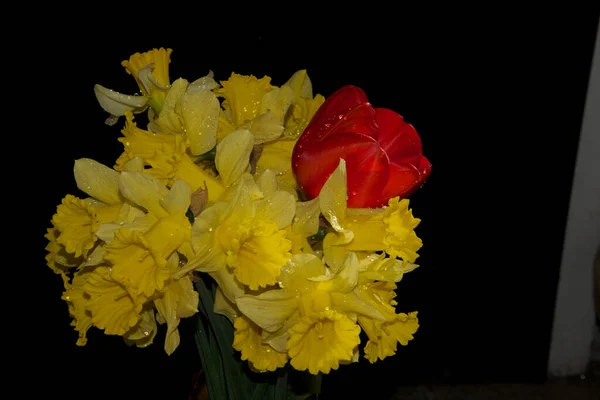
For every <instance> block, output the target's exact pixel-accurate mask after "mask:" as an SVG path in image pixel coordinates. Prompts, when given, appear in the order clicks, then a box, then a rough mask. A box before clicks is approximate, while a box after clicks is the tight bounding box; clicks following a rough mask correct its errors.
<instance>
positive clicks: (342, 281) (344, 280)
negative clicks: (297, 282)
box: [309, 252, 358, 293]
mask: <svg viewBox="0 0 600 400" xmlns="http://www.w3.org/2000/svg"><path fill="white" fill-rule="evenodd" d="M309 279H310V280H312V281H319V289H321V290H325V291H328V292H340V293H347V292H350V291H352V290H353V289H354V288H355V287H356V284H357V283H358V258H357V257H356V254H354V253H352V252H351V253H349V254H348V256H347V257H346V260H345V261H344V264H343V265H342V266H341V268H340V269H339V270H338V271H337V272H336V273H335V274H333V276H331V278H325V279H322V278H321V277H314V278H309Z"/></svg>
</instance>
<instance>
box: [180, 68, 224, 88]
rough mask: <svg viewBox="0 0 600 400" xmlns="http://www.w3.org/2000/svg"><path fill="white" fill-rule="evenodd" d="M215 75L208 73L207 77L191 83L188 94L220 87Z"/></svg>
mask: <svg viewBox="0 0 600 400" xmlns="http://www.w3.org/2000/svg"><path fill="white" fill-rule="evenodd" d="M214 76H215V74H214V73H213V72H212V71H208V74H207V75H206V76H203V77H202V78H198V79H196V80H195V81H194V82H192V83H190V86H189V87H188V90H187V91H188V92H198V91H201V90H213V89H216V88H218V87H219V84H218V83H217V81H215V79H214Z"/></svg>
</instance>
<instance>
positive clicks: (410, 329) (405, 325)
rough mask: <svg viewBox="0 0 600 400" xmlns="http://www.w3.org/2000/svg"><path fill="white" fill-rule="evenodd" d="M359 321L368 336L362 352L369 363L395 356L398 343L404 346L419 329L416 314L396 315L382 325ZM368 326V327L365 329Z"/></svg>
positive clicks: (380, 323)
mask: <svg viewBox="0 0 600 400" xmlns="http://www.w3.org/2000/svg"><path fill="white" fill-rule="evenodd" d="M359 321H360V323H361V325H362V326H363V327H364V328H365V331H366V332H367V335H368V336H369V341H368V342H367V344H366V345H365V349H364V351H365V358H366V359H367V360H369V362H371V363H374V362H376V361H377V360H383V359H384V358H385V357H388V356H392V355H394V354H396V349H397V345H398V343H400V344H401V345H402V346H406V345H407V344H408V342H409V341H410V340H412V339H413V338H414V336H413V335H414V334H415V333H416V332H417V329H418V328H419V320H418V318H417V313H416V312H412V313H409V314H398V315H397V317H396V318H395V319H394V320H393V321H389V322H383V323H382V322H377V321H366V320H362V319H360V318H359ZM368 324H369V325H370V326H368V328H367V327H365V326H367V325H368Z"/></svg>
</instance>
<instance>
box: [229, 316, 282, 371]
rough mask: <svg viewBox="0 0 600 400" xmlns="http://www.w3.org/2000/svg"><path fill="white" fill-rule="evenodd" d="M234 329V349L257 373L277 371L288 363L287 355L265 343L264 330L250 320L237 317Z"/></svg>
mask: <svg viewBox="0 0 600 400" xmlns="http://www.w3.org/2000/svg"><path fill="white" fill-rule="evenodd" d="M234 328H235V337H234V339H233V348H234V349H236V350H238V351H240V352H241V359H242V360H248V362H249V363H250V365H251V366H252V369H254V370H255V371H258V372H265V371H275V370H276V369H277V368H281V367H283V366H284V365H285V364H286V363H287V361H288V358H289V357H288V355H287V353H286V352H279V351H277V350H275V349H274V348H273V347H271V346H270V345H269V344H265V343H263V342H262V335H261V332H262V329H261V328H260V327H259V326H257V325H256V324H255V323H254V322H252V321H250V320H249V319H248V318H246V317H244V316H241V317H237V318H236V319H235V323H234Z"/></svg>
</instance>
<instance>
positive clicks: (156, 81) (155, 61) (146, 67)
mask: <svg viewBox="0 0 600 400" xmlns="http://www.w3.org/2000/svg"><path fill="white" fill-rule="evenodd" d="M171 52H172V50H171V49H164V48H160V49H152V50H150V51H147V52H145V53H135V54H133V55H132V56H131V57H129V60H125V61H123V62H122V63H121V65H123V66H124V67H125V70H126V71H127V73H128V74H130V75H132V76H133V77H134V78H135V81H136V82H137V84H138V86H139V88H140V90H141V91H142V94H143V95H144V96H147V97H149V100H148V105H150V107H152V109H153V110H154V111H155V112H156V114H159V113H160V111H161V109H162V106H163V103H164V101H165V97H166V91H167V89H168V88H169V82H170V80H169V63H170V62H171V60H170V57H171Z"/></svg>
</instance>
